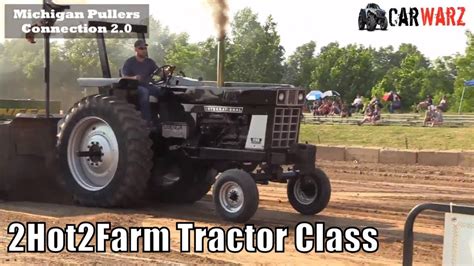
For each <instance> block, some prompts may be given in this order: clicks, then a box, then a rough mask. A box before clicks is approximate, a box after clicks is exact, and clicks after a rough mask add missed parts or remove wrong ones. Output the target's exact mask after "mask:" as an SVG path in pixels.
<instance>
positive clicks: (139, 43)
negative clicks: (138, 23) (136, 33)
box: [134, 40, 148, 48]
mask: <svg viewBox="0 0 474 266" xmlns="http://www.w3.org/2000/svg"><path fill="white" fill-rule="evenodd" d="M134 46H135V48H138V47H147V46H148V44H146V42H145V40H137V41H136V42H135V45H134Z"/></svg>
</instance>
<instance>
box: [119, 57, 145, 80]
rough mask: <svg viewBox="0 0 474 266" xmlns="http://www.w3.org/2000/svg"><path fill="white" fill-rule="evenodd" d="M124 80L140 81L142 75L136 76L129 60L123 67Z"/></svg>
mask: <svg viewBox="0 0 474 266" xmlns="http://www.w3.org/2000/svg"><path fill="white" fill-rule="evenodd" d="M122 78H126V79H127V78H128V79H136V80H140V79H141V77H140V75H136V74H135V71H134V70H133V66H132V64H131V63H130V61H129V60H127V61H125V63H124V64H123V67H122Z"/></svg>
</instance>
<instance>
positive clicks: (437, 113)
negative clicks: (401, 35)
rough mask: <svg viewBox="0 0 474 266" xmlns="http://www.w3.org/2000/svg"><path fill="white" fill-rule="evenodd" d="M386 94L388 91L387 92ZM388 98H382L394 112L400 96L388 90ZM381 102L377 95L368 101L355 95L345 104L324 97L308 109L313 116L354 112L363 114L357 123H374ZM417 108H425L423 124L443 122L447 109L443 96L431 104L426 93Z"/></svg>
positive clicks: (381, 105)
mask: <svg viewBox="0 0 474 266" xmlns="http://www.w3.org/2000/svg"><path fill="white" fill-rule="evenodd" d="M387 94H388V93H387ZM390 94H391V96H390V98H388V99H386V98H385V97H384V98H383V100H384V101H386V102H387V104H388V106H387V107H388V108H387V109H388V111H389V112H390V113H394V112H395V111H397V110H400V109H401V107H402V101H401V97H400V96H399V95H398V94H397V93H395V92H390ZM382 108H383V104H382V102H381V100H380V99H379V98H377V97H373V98H372V99H371V100H370V101H369V102H365V104H364V99H363V97H362V96H360V95H357V96H356V97H355V99H354V101H353V102H352V103H351V104H346V103H345V102H344V101H343V100H342V99H341V98H340V97H326V98H323V99H318V100H315V101H313V102H312V104H311V105H310V106H309V109H310V111H311V112H312V114H313V115H314V116H335V115H337V116H341V117H350V116H352V114H354V113H362V114H364V118H363V119H362V120H361V121H359V122H358V123H357V124H358V125H362V124H364V123H372V124H375V123H376V122H377V121H379V120H380V119H381V113H382ZM418 108H424V109H426V113H425V119H424V126H427V125H431V126H435V125H441V124H442V123H443V112H446V111H447V110H448V102H447V99H446V97H445V96H443V97H442V99H441V101H440V102H439V104H438V105H437V106H435V105H433V98H432V97H431V96H430V95H428V96H427V97H426V99H425V100H424V101H422V102H420V103H419V104H418V105H417V109H418Z"/></svg>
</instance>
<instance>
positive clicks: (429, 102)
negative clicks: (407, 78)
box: [425, 94, 433, 106]
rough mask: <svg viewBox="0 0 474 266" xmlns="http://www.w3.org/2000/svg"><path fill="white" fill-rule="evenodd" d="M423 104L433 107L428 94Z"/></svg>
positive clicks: (431, 98) (431, 99)
mask: <svg viewBox="0 0 474 266" xmlns="http://www.w3.org/2000/svg"><path fill="white" fill-rule="evenodd" d="M425 102H426V103H427V104H428V106H431V105H433V97H431V95H429V94H428V96H427V97H426V100H425Z"/></svg>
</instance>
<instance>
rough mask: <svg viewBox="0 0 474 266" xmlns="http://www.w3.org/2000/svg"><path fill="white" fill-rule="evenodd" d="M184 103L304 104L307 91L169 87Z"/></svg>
mask: <svg viewBox="0 0 474 266" xmlns="http://www.w3.org/2000/svg"><path fill="white" fill-rule="evenodd" d="M167 89H171V90H172V91H173V93H174V94H175V95H176V96H177V97H178V98H179V99H180V102H182V103H188V104H219V105H282V106H302V105H303V104H304V95H305V91H304V90H303V89H297V88H292V87H285V86H282V87H278V86H275V87H222V88H219V87H212V86H189V87H188V86H183V87H169V88H167Z"/></svg>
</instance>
